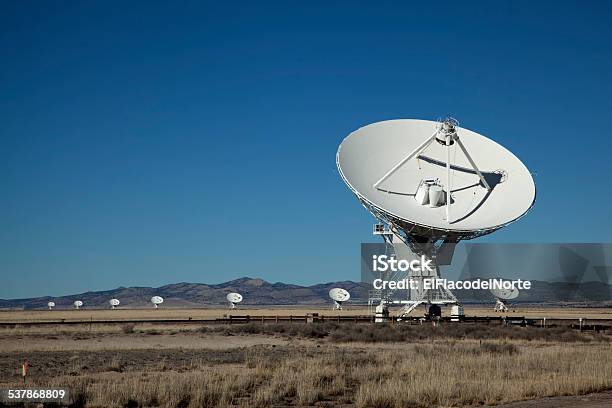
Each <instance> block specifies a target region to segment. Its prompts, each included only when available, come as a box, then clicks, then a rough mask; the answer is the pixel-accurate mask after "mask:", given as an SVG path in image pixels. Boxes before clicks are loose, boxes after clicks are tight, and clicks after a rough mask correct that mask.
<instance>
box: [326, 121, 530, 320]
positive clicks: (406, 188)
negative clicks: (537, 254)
mask: <svg viewBox="0 0 612 408" xmlns="http://www.w3.org/2000/svg"><path fill="white" fill-rule="evenodd" d="M336 164H337V166H338V171H339V172H340V176H341V177H342V179H343V180H344V182H345V183H346V184H347V186H348V187H349V189H350V190H351V191H352V192H353V194H355V196H357V199H358V200H359V201H360V202H361V204H362V205H363V206H364V207H365V208H366V209H367V210H368V211H369V212H370V213H371V214H372V215H373V216H374V217H375V218H376V219H377V221H378V225H376V227H375V234H376V235H381V236H382V237H383V239H384V241H385V243H386V244H388V245H389V246H390V247H392V248H393V251H394V252H395V257H396V258H397V259H398V260H401V259H405V260H408V261H410V260H414V259H418V258H420V257H421V256H425V257H427V258H428V259H431V260H432V263H431V264H430V265H431V266H432V267H434V268H433V269H434V270H433V271H429V272H427V273H425V272H421V271H419V272H414V271H410V272H409V273H408V276H407V277H409V278H410V279H412V280H413V281H415V282H417V283H418V285H417V289H412V288H411V289H409V290H407V292H408V299H407V301H406V302H404V301H402V303H404V304H405V306H404V308H403V309H402V311H401V312H400V317H401V316H404V315H407V314H408V313H410V312H411V311H412V310H414V309H415V308H416V307H417V306H418V305H419V304H421V303H428V304H457V303H458V302H457V298H456V297H455V296H454V295H453V294H452V292H450V291H449V290H446V289H442V288H440V289H438V288H436V289H425V288H424V285H423V280H424V279H425V278H428V279H432V278H433V279H435V278H439V277H440V272H439V267H438V265H434V261H433V260H436V259H440V257H438V255H439V254H441V253H444V254H447V255H448V254H450V256H451V257H452V250H453V247H452V246H448V245H446V244H455V243H457V242H459V241H460V240H464V239H472V238H476V237H480V236H483V235H486V234H490V233H492V232H494V231H496V230H498V229H500V228H502V227H504V226H506V225H508V224H510V223H512V222H513V221H516V220H517V219H519V218H520V217H522V216H523V215H525V214H526V213H527V212H528V211H529V210H530V209H531V207H532V206H533V204H534V203H535V198H536V188H535V183H534V181H533V178H532V177H531V173H530V172H529V170H528V169H527V167H526V166H525V165H524V164H523V163H522V162H521V161H520V160H519V159H518V158H517V157H516V156H515V155H514V154H512V153H511V152H510V151H508V150H507V149H505V148H504V147H503V146H501V145H499V144H498V143H496V142H494V141H493V140H491V139H489V138H487V137H485V136H482V135H480V134H478V133H476V132H474V131H471V130H468V129H465V128H462V127H459V124H458V122H457V121H456V120H455V119H452V118H446V119H444V120H440V121H438V122H433V121H428V120H416V119H398V120H388V121H383V122H378V123H373V124H371V125H367V126H364V127H362V128H360V129H358V130H356V131H354V132H353V133H351V134H350V135H349V136H347V137H346V138H345V139H344V140H343V141H342V143H341V144H340V147H339V148H338V153H337V155H336ZM448 248H450V252H443V251H449V249H448ZM400 278H401V277H400ZM381 296H382V297H383V298H384V297H386V296H387V295H384V294H383V295H381ZM383 300H384V301H387V300H389V299H388V298H387V299H383Z"/></svg>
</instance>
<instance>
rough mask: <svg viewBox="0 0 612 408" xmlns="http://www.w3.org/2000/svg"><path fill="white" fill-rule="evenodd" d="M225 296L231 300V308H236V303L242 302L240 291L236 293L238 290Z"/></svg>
mask: <svg viewBox="0 0 612 408" xmlns="http://www.w3.org/2000/svg"><path fill="white" fill-rule="evenodd" d="M225 298H226V299H227V301H228V302H229V305H230V306H229V307H230V309H235V308H236V304H238V303H240V302H242V295H241V294H240V293H236V292H232V293H228V294H227V296H226V297H225Z"/></svg>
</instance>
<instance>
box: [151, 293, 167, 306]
mask: <svg viewBox="0 0 612 408" xmlns="http://www.w3.org/2000/svg"><path fill="white" fill-rule="evenodd" d="M151 303H153V306H155V308H156V309H157V308H158V307H159V305H161V304H162V303H164V298H163V297H161V296H153V297H152V298H151Z"/></svg>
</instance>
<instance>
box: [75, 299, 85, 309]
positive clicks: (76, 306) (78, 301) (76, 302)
mask: <svg viewBox="0 0 612 408" xmlns="http://www.w3.org/2000/svg"><path fill="white" fill-rule="evenodd" d="M73 305H74V308H75V309H80V308H81V306H83V301H82V300H75V301H74V303H73Z"/></svg>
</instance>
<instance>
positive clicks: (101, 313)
mask: <svg viewBox="0 0 612 408" xmlns="http://www.w3.org/2000/svg"><path fill="white" fill-rule="evenodd" d="M464 309H465V314H466V315H469V316H500V314H499V313H495V312H494V311H493V305H491V306H490V307H483V306H465V307H464ZM397 310H398V309H397V308H396V309H391V314H392V315H393V314H394V312H396V311H397ZM423 311H424V308H419V309H417V310H416V311H415V312H414V313H415V314H422V313H423ZM442 312H443V315H445V314H448V313H449V312H450V309H449V308H443V311H442ZM309 313H318V314H320V315H325V316H338V315H340V316H342V315H371V314H372V313H373V311H372V309H371V308H368V307H366V306H351V305H350V304H349V305H348V306H347V307H346V308H345V310H340V311H338V310H332V308H331V307H330V306H329V305H319V306H316V305H315V306H312V307H304V306H275V307H271V306H267V307H250V306H243V307H240V308H239V309H234V310H230V309H227V308H216V309H212V308H211V309H208V308H200V309H179V308H163V307H162V308H159V309H154V308H146V309H145V308H141V309H128V308H119V309H115V310H110V309H86V308H85V309H81V310H24V311H22V310H0V322H15V323H17V322H23V321H45V320H60V319H65V320H66V321H89V320H91V319H93V320H119V321H121V320H138V319H187V318H190V317H191V318H192V319H196V320H197V319H215V318H221V317H223V316H224V315H230V314H231V315H250V316H253V317H256V316H262V315H263V316H275V315H277V316H289V315H294V316H304V315H305V314H309ZM503 315H505V316H509V317H513V316H520V317H526V318H542V317H546V318H551V319H552V318H566V319H578V318H581V317H582V318H585V319H612V309H609V308H579V307H537V306H516V307H511V309H510V311H509V312H508V313H504V314H503Z"/></svg>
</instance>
